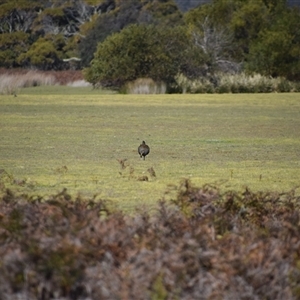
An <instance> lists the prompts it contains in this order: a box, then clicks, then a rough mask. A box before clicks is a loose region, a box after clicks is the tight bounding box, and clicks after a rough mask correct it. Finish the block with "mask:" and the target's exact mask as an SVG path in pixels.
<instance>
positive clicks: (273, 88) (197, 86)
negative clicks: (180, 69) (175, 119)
mask: <svg viewBox="0 0 300 300" xmlns="http://www.w3.org/2000/svg"><path fill="white" fill-rule="evenodd" d="M176 82H177V84H178V86H179V87H180V88H181V89H182V90H183V91H185V92H190V93H212V92H216V93H271V92H278V93H281V92H296V91H299V84H297V83H294V82H291V81H288V80H287V79H285V78H281V77H278V78H272V77H266V76H262V75H260V74H253V75H247V74H246V73H239V74H233V75H231V74H222V73H217V74H215V75H214V76H213V77H211V78H210V80H209V79H208V78H205V77H202V78H200V79H196V80H190V79H188V78H186V77H185V76H184V75H182V74H180V75H178V76H177V77H176Z"/></svg>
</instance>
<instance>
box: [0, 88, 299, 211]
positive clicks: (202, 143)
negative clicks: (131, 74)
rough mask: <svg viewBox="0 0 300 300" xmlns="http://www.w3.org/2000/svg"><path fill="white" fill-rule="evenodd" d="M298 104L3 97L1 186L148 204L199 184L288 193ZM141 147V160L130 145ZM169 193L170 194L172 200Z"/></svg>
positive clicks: (47, 94)
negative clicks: (184, 184)
mask: <svg viewBox="0 0 300 300" xmlns="http://www.w3.org/2000/svg"><path fill="white" fill-rule="evenodd" d="M299 116H300V99H299V94H297V93H288V94H285V93H282V94H275V93H271V94H197V95H191V94H185V95H120V94H113V93H110V94H109V93H103V92H101V91H99V90H92V89H91V88H90V87H88V88H71V87H60V86H52V87H36V88H25V89H22V90H20V93H19V94H18V95H17V97H13V96H12V95H1V96H0V140H1V143H0V168H1V174H0V176H1V184H2V187H3V186H4V187H9V188H12V189H13V190H17V191H20V192H26V193H29V194H32V195H37V194H39V195H46V194H49V193H56V192H59V191H61V190H62V189H63V188H67V189H68V192H70V193H71V194H74V195H75V194H77V193H81V194H83V195H86V194H87V195H97V197H98V198H99V199H100V198H101V199H109V200H112V203H114V204H116V205H117V206H118V207H119V208H121V209H123V210H125V211H132V209H133V208H134V207H136V206H140V205H150V206H153V205H154V204H155V203H156V201H157V200H158V199H161V198H162V197H166V198H168V197H171V196H170V194H166V192H167V190H172V188H171V187H170V185H175V186H176V185H178V184H179V182H180V180H181V179H182V178H186V179H190V180H191V182H192V183H193V184H194V185H196V186H202V185H203V184H206V183H209V184H216V185H217V186H219V187H220V188H221V189H224V190H228V189H230V190H231V189H234V190H240V189H243V188H244V187H245V186H248V187H249V188H250V189H252V190H254V191H259V190H263V191H269V190H272V191H273V190H274V191H279V192H280V191H287V190H290V189H292V188H295V187H297V186H298V185H299V183H300V173H299V168H300V161H299V153H300V118H299ZM143 140H145V141H146V143H147V144H148V145H149V146H150V148H151V150H150V154H149V155H148V156H147V157H146V160H145V161H143V160H141V159H140V158H139V156H138V153H137V147H138V146H139V144H140V143H141V142H142V141H143ZM171 195H172V193H171Z"/></svg>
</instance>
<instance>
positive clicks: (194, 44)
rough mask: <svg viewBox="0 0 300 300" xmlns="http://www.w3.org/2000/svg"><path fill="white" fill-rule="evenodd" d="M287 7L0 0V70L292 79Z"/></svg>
mask: <svg viewBox="0 0 300 300" xmlns="http://www.w3.org/2000/svg"><path fill="white" fill-rule="evenodd" d="M195 4H198V6H195ZM288 4H289V3H288V2H287V1H285V0H279V1H274V0H254V1H253V0H251V1H250V0H244V1H242V0H231V1H227V0H214V1H200V0H199V1H180V0H177V1H173V0H147V1H142V0H126V1H125V0H118V1H116V0H102V1H100V0H89V1H88V0H86V1H84V0H78V1H60V0H52V1H51V0H49V1H37V0H36V1H29V0H22V1H2V2H1V4H0V67H5V68H16V67H21V68H31V69H32V68H35V69H40V70H62V69H68V68H76V69H82V68H86V70H85V74H86V76H87V77H86V78H87V79H88V80H90V81H91V82H93V83H95V82H96V81H97V82H100V83H101V82H102V83H103V84H104V85H106V86H114V85H117V86H118V85H120V84H121V83H124V82H126V81H127V80H132V79H133V80H134V79H136V78H138V77H139V76H145V77H150V78H152V79H153V80H158V81H165V82H172V81H173V80H174V77H175V76H176V75H178V74H179V73H180V74H183V75H184V76H186V77H187V78H199V77H201V76H206V77H208V78H212V77H214V74H216V73H217V72H225V73H229V74H233V73H236V72H241V71H243V72H248V73H250V74H251V73H259V74H262V75H265V76H272V77H284V78H286V79H288V80H291V81H299V80H300V59H299V58H300V29H299V26H298V25H299V24H300V10H299V7H297V6H292V5H288ZM133 25H134V26H133ZM175 35H177V36H175ZM114 41H117V43H116V44H114ZM137 45H140V46H137ZM120 47H121V50H122V51H119V50H118V49H120ZM109 51H111V52H110V53H115V55H108V53H109ZM101 57H103V59H102V60H101V59H100V58H101ZM72 58H74V60H72ZM104 60H106V62H105V61H104ZM70 61H71V62H73V63H70ZM78 61H79V62H78ZM125 61H127V65H126V64H125ZM113 62H115V63H113ZM125 65H126V66H125ZM159 66H160V67H159ZM162 66H163V68H162ZM118 68H120V69H118ZM126 68H127V69H126ZM128 68H129V69H128ZM125 70H127V71H125ZM124 74H127V75H126V76H125V77H124Z"/></svg>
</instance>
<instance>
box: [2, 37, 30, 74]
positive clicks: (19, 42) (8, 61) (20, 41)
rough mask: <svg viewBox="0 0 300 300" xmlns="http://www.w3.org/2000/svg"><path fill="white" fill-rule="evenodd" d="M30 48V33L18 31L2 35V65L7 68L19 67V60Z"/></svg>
mask: <svg viewBox="0 0 300 300" xmlns="http://www.w3.org/2000/svg"><path fill="white" fill-rule="evenodd" d="M29 47H30V44H29V34H28V33H25V32H22V31H17V32H12V33H2V34H0V65H1V66H3V67H6V68H10V67H12V66H13V67H19V66H20V65H19V64H18V63H17V60H18V58H19V56H20V55H22V54H24V53H26V51H27V50H28V48H29Z"/></svg>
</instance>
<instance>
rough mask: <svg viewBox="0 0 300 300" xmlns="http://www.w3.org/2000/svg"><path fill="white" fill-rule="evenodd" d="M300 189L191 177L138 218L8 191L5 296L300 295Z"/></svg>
mask: <svg viewBox="0 0 300 300" xmlns="http://www.w3.org/2000/svg"><path fill="white" fill-rule="evenodd" d="M299 224H300V211H299V197H298V196H296V194H295V191H290V192H288V193H282V194H277V193H252V192H251V191H250V190H249V189H246V190H244V192H243V193H236V192H226V193H225V194H221V193H220V192H219V190H218V189H217V188H215V187H212V186H204V187H202V188H196V187H194V186H192V185H191V184H190V182H189V181H186V180H185V181H183V182H182V184H181V185H180V186H179V187H178V188H177V197H176V198H174V200H173V201H172V204H171V205H169V204H168V205H167V204H166V203H165V202H164V201H161V202H160V203H159V206H158V209H157V212H156V213H154V214H153V215H150V214H149V213H148V212H146V211H143V210H140V211H137V212H136V214H135V215H134V216H128V215H124V214H123V213H121V212H117V211H114V210H112V209H111V208H109V205H108V203H107V202H105V201H103V200H99V199H96V198H92V199H81V198H76V199H72V197H71V196H70V195H69V194H68V193H67V192H66V191H65V190H64V191H62V192H61V193H59V194H57V195H53V196H49V197H45V198H42V197H33V198H32V197H29V196H26V195H25V194H23V195H16V194H14V193H13V192H12V191H10V190H4V189H3V188H2V193H1V198H0V254H1V265H0V298H1V299H3V300H8V299H33V300H34V299H45V300H47V299H62V298H63V299H100V298H101V299H141V300H144V299H274V300H275V299H278V300H279V299H299V295H300V290H299V283H300V268H299V261H300V260H299V255H300V253H299V243H300V234H299V232H300V228H299Z"/></svg>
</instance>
